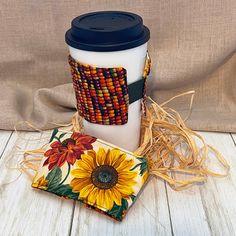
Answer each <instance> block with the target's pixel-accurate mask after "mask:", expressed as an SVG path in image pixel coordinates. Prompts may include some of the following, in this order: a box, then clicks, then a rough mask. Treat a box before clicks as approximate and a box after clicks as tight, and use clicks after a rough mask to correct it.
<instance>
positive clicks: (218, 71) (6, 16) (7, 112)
mask: <svg viewBox="0 0 236 236" xmlns="http://www.w3.org/2000/svg"><path fill="white" fill-rule="evenodd" d="M97 10H127V11H133V12H136V13H138V14H140V15H141V16H142V17H143V19H144V22H145V24H146V25H147V26H148V27H149V28H150V30H151V40H150V47H149V48H150V54H151V57H152V62H153V67H152V80H150V82H151V83H152V84H151V86H150V87H151V88H152V89H153V90H152V96H153V97H154V98H155V99H156V100H157V101H158V102H161V101H164V100H165V99H167V98H169V97H171V96H173V95H176V94H178V93H180V92H184V91H187V90H190V89H194V90H196V99H195V102H194V109H193V113H192V116H191V118H190V120H189V121H188V124H189V125H190V126H191V127H192V128H194V129H198V130H212V131H232V132H236V52H235V49H236V1H235V0H175V1H173V0H158V1H155V0H143V1H141V0H138V1H124V0H113V1H109V0H106V1H105V0H96V1H88V0H87V1H78V0H77V1H76V0H74V1H72V0H67V1H60V0H58V1H55V0H54V1H53V0H50V1H38V0H37V1H36V0H21V1H19V0H15V1H13V0H8V1H4V0H1V1H0V109H1V112H0V129H13V127H14V124H16V123H17V122H19V121H21V120H28V121H30V122H32V123H33V124H34V125H36V126H37V127H40V128H51V127H53V125H52V124H51V123H50V122H57V123H66V122H69V121H70V119H71V116H72V114H73V113H74V107H75V99H74V92H73V88H72V84H71V77H70V72H69V67H68V64H67V53H68V51H67V46H66V45H65V43H64V33H65V31H66V30H67V29H68V28H69V27H70V22H71V19H72V18H74V17H75V16H77V15H79V14H82V13H86V12H89V11H97ZM172 107H173V108H175V109H177V110H180V111H183V112H184V111H186V109H187V98H185V99H179V100H176V101H175V102H173V103H172ZM21 128H22V129H25V128H26V127H24V126H21Z"/></svg>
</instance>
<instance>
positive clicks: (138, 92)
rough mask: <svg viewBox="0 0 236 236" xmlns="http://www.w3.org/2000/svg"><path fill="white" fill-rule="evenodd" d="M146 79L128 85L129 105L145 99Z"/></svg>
mask: <svg viewBox="0 0 236 236" xmlns="http://www.w3.org/2000/svg"><path fill="white" fill-rule="evenodd" d="M144 82H145V81H144V79H143V78H142V79H140V80H138V81H136V82H134V83H132V84H129V85H128V93H129V104H131V103H133V102H136V101H137V100H139V99H141V98H142V97H143V90H144Z"/></svg>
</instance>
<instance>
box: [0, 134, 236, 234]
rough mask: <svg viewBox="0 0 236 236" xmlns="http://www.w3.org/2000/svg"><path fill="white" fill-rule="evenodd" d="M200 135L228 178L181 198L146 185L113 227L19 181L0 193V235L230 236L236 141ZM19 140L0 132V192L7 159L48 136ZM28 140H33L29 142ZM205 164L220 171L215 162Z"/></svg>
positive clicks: (234, 228) (159, 185)
mask: <svg viewBox="0 0 236 236" xmlns="http://www.w3.org/2000/svg"><path fill="white" fill-rule="evenodd" d="M201 134H202V135H203V136H204V137H205V139H206V141H207V142H208V143H210V144H212V145H213V146H214V147H215V148H217V149H218V150H219V151H220V152H221V153H222V154H223V155H224V157H225V158H226V159H227V161H228V162H229V164H230V166H231V174H230V176H229V177H226V178H216V177H214V178H213V177H210V178H209V179H208V182H207V183H206V184H204V185H199V186H194V187H192V188H191V189H188V190H184V191H181V192H176V191H173V190H171V189H170V188H169V187H168V186H166V184H165V183H164V182H163V181H161V180H157V179H152V180H151V181H150V182H149V183H148V185H147V186H146V187H145V189H144V191H143V192H142V193H141V195H140V197H139V199H138V200H137V201H136V203H135V204H134V206H133V207H132V208H131V209H130V212H129V213H128V214H127V216H126V218H125V219H124V221H123V222H121V223H117V222H114V221H113V220H110V219H109V218H108V217H106V216H103V215H100V214H99V213H97V212H94V211H93V210H89V209H87V208H85V207H83V206H82V205H81V204H80V203H78V202H76V203H75V202H73V201H71V200H64V199H61V198H59V197H57V196H54V195H52V194H50V193H46V192H41V191H39V190H34V189H32V188H31V186H30V184H31V182H30V180H29V179H28V178H27V177H26V176H25V175H22V176H21V177H20V179H19V180H17V181H15V182H13V183H11V184H9V185H6V186H4V187H0V201H1V204H0V212H1V214H0V232H1V234H0V235H4V236H5V235H27V236H28V235H35V236H36V235H44V236H47V235H49V236H51V235H63V236H64V235H73V236H75V235H83V236H86V235H88V236H90V235H96V236H97V235H98V236H99V235H109V236H110V235H127V236H129V235H135V236H139V235H141V236H142V235H148V236H152V235H181V236H182V235H194V236H195V235H219V236H221V235H224V236H228V235H229V236H231V235H236V224H235V222H236V200H235V199H236V172H235V171H234V170H235V169H236V145H235V144H236V135H230V134H220V133H201ZM20 136H21V137H20V138H19V137H18V136H17V134H16V133H15V132H14V133H13V134H12V132H8V131H4V132H3V131H0V154H2V158H1V159H0V186H1V183H5V182H9V181H12V180H14V179H15V178H16V177H17V175H18V174H19V173H18V172H17V171H14V170H9V169H8V168H6V167H5V163H6V161H7V159H9V158H10V159H11V158H13V156H14V158H13V159H12V160H11V161H10V163H9V164H10V166H11V165H14V164H15V163H16V162H17V159H19V158H22V157H20V156H19V155H17V152H18V149H19V148H18V149H16V146H18V147H21V150H25V149H33V148H37V147H39V146H40V145H41V144H44V143H45V142H46V141H47V140H48V137H49V136H50V132H45V133H44V134H43V135H41V134H39V133H34V132H30V133H27V132H20ZM38 138H40V139H41V140H38ZM32 139H37V140H35V141H29V140H32ZM233 139H234V140H233ZM208 164H209V166H211V167H212V169H215V170H221V169H219V168H218V167H217V165H216V161H215V159H210V161H209V163H208Z"/></svg>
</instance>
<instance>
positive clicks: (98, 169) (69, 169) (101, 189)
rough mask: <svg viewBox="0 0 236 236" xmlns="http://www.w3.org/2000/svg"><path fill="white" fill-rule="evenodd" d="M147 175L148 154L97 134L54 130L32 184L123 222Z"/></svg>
mask: <svg viewBox="0 0 236 236" xmlns="http://www.w3.org/2000/svg"><path fill="white" fill-rule="evenodd" d="M147 177H148V165H147V161H146V159H145V157H140V156H136V155H134V154H133V153H131V152H128V151H126V150H123V149H121V148H118V147H116V146H114V145H112V144H109V143H107V142H105V141H102V140H100V139H97V138H95V137H92V136H89V135H86V134H81V133H77V132H74V133H69V132H59V131H58V130H57V129H55V130H54V131H53V134H52V137H51V140H50V143H49V144H48V147H47V150H46V151H45V153H44V156H43V159H42V162H41V165H40V167H39V169H38V171H37V173H36V175H35V177H34V179H33V183H32V187H34V188H38V189H41V190H45V191H48V192H51V193H54V194H56V195H59V196H63V197H65V198H70V199H74V200H78V201H81V202H83V203H84V204H85V205H86V206H88V207H90V208H92V209H95V210H97V211H99V212H101V213H104V214H106V215H108V216H110V217H112V218H114V219H116V220H118V221H121V220H122V219H123V217H124V216H125V214H126V213H127V211H128V209H129V208H130V207H131V206H132V204H133V203H134V201H135V199H136V197H137V195H138V193H139V191H140V190H141V188H142V186H143V185H144V183H145V181H146V179H147Z"/></svg>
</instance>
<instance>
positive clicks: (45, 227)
mask: <svg viewBox="0 0 236 236" xmlns="http://www.w3.org/2000/svg"><path fill="white" fill-rule="evenodd" d="M20 135H21V138H19V137H17V135H16V133H13V135H12V137H11V139H10V141H9V142H8V145H7V147H6V149H5V151H4V153H3V156H2V158H1V159H2V160H1V165H0V186H1V183H6V182H9V181H12V180H14V179H16V177H17V175H18V174H19V172H18V171H15V170H10V169H9V168H6V167H5V163H6V161H7V159H8V158H11V161H10V163H9V164H10V165H15V163H16V162H17V156H18V158H22V157H20V156H19V155H17V153H16V152H17V150H18V149H16V146H18V147H21V148H22V150H28V149H33V148H38V147H40V145H41V144H42V143H45V141H46V140H48V139H44V140H41V142H40V141H39V140H36V141H29V140H32V139H35V138H40V134H38V133H31V132H29V133H24V132H21V133H20ZM45 136H46V137H48V133H45ZM45 136H43V137H41V138H45ZM24 139H25V140H24ZM46 142H47V141H46ZM40 143H41V144H40ZM1 148H2V145H1ZM12 154H13V156H14V157H13V156H12ZM0 202H1V204H0V212H1V214H0V232H1V233H0V235H4V236H8V235H27V236H28V235H34V236H36V235H69V233H70V224H71V220H72V218H71V217H72V212H73V201H68V200H63V199H61V198H59V197H57V196H54V195H52V194H49V193H46V192H41V191H40V190H39V191H37V190H33V189H32V188H31V181H30V180H29V179H28V178H27V176H25V175H22V176H21V177H20V178H19V179H18V180H17V181H15V182H13V183H11V184H9V185H6V186H4V187H1V189H0Z"/></svg>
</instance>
